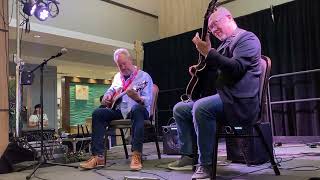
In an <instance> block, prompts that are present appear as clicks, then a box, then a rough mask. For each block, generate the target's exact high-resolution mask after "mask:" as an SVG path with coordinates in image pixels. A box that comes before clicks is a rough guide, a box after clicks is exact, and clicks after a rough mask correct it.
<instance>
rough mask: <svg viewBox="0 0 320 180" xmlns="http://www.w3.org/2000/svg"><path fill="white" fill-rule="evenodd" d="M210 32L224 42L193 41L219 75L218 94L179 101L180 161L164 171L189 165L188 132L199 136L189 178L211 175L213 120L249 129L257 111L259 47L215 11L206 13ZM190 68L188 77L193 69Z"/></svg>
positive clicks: (175, 112)
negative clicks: (195, 163) (195, 164)
mask: <svg viewBox="0 0 320 180" xmlns="http://www.w3.org/2000/svg"><path fill="white" fill-rule="evenodd" d="M208 30H209V32H210V33H212V34H213V35H214V36H215V37H216V38H218V39H219V40H220V41H222V43H221V45H220V46H219V47H218V48H217V49H214V48H211V42H210V39H209V34H208V35H207V37H206V41H202V40H201V38H200V37H199V34H198V33H197V34H196V35H195V37H194V38H193V39H192V41H193V43H194V44H195V46H196V48H197V50H198V51H199V53H201V54H202V55H203V56H204V57H206V58H205V62H206V66H207V67H206V68H208V69H215V71H217V72H218V74H219V75H218V78H217V80H216V82H215V83H216V89H217V94H215V95H212V96H208V97H204V98H201V99H198V100H193V101H190V102H179V103H177V104H176V105H175V107H174V109H173V116H174V118H175V120H176V123H177V127H178V137H179V140H180V143H181V149H180V152H181V154H182V156H181V158H180V159H179V160H177V161H175V162H173V163H170V164H169V165H168V167H169V168H170V169H173V170H186V169H188V168H191V166H190V165H192V156H193V154H192V153H193V152H192V146H193V145H192V142H191V141H190V140H191V139H192V134H194V133H192V132H195V134H196V136H197V143H198V144H197V145H198V150H199V164H200V165H199V167H198V168H197V170H196V172H195V173H194V174H193V176H192V178H193V179H204V178H208V177H210V176H211V173H212V157H213V154H212V152H213V144H214V140H215V136H216V122H217V121H219V122H224V123H229V124H230V125H249V124H251V123H252V122H253V121H254V120H256V119H257V117H258V113H259V93H258V92H259V77H260V74H261V70H260V59H261V45H260V41H259V39H258V38H257V37H256V35H254V34H253V33H252V32H248V31H246V30H243V29H240V28H238V27H237V24H236V22H235V21H234V19H233V17H232V15H231V13H230V12H229V11H228V10H227V9H226V8H224V7H218V8H216V9H215V11H214V12H213V13H212V14H211V15H210V17H209V22H208ZM194 67H195V66H191V67H190V68H189V72H190V74H192V72H194V71H192V68H194Z"/></svg>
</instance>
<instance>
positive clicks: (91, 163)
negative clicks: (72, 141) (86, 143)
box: [80, 156, 104, 169]
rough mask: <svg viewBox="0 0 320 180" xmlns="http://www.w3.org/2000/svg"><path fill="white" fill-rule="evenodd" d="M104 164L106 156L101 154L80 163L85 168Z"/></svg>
mask: <svg viewBox="0 0 320 180" xmlns="http://www.w3.org/2000/svg"><path fill="white" fill-rule="evenodd" d="M103 166H104V158H103V157H99V156H92V157H91V158H90V159H89V160H87V161H86V162H83V163H80V167H81V168H83V169H94V168H96V167H103Z"/></svg>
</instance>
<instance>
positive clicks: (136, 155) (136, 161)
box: [130, 151, 142, 171]
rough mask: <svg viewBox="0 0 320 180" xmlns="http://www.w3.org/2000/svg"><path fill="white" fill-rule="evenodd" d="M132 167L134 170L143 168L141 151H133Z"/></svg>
mask: <svg viewBox="0 0 320 180" xmlns="http://www.w3.org/2000/svg"><path fill="white" fill-rule="evenodd" d="M130 168H131V170H134V171H139V170H140V169H141V168H142V163H141V153H140V152H138V151H133V152H132V157H131V163H130Z"/></svg>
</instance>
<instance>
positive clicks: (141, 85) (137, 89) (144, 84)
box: [133, 81, 148, 92]
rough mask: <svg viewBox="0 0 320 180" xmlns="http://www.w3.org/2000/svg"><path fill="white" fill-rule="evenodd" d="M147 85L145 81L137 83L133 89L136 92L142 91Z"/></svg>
mask: <svg viewBox="0 0 320 180" xmlns="http://www.w3.org/2000/svg"><path fill="white" fill-rule="evenodd" d="M147 85H148V82H147V81H142V82H140V83H138V84H137V85H135V86H134V87H133V89H134V90H135V91H137V92H138V91H141V90H143V89H144V88H145V87H146V86H147Z"/></svg>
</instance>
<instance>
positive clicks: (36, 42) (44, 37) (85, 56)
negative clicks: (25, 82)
mask: <svg viewBox="0 0 320 180" xmlns="http://www.w3.org/2000/svg"><path fill="white" fill-rule="evenodd" d="M117 3H121V4H124V5H126V6H130V7H133V8H136V9H139V10H141V11H145V12H148V13H151V14H154V15H157V14H158V0H152V1H150V0H134V1H132V0H117ZM14 26H15V20H14V19H13V20H12V22H11V23H10V33H9V39H10V41H9V47H10V54H14V53H16V43H17V42H16V27H14ZM31 26H32V27H36V28H34V29H37V26H41V25H40V22H39V24H31ZM43 27H44V26H43ZM43 27H39V28H38V29H40V30H39V31H31V32H30V33H24V32H23V33H22V34H21V37H22V41H21V58H22V59H23V60H24V61H25V62H27V63H33V64H37V63H40V62H41V61H42V60H43V59H46V58H48V57H51V56H52V55H55V54H57V53H58V52H59V51H60V50H61V48H67V49H68V53H67V54H65V55H63V56H61V57H60V58H57V59H56V60H51V61H50V62H49V63H48V64H49V65H54V66H57V70H58V74H59V75H66V76H80V77H87V78H97V79H109V78H110V77H112V76H113V75H114V74H115V73H116V71H117V68H116V66H115V65H114V62H113V52H114V50H115V49H117V48H119V47H126V48H127V49H129V51H130V52H131V54H134V51H133V44H129V43H125V42H118V41H115V40H112V37H110V39H107V38H101V37H96V36H91V37H88V35H87V34H81V33H77V32H76V33H77V34H71V33H69V32H67V30H63V29H58V28H56V29H52V28H50V29H48V28H43ZM62 31H63V33H61V35H59V32H62ZM72 33H73V32H72ZM57 34H58V35H57ZM65 34H67V35H65ZM89 36H90V35H89ZM92 40H94V41H92Z"/></svg>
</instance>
